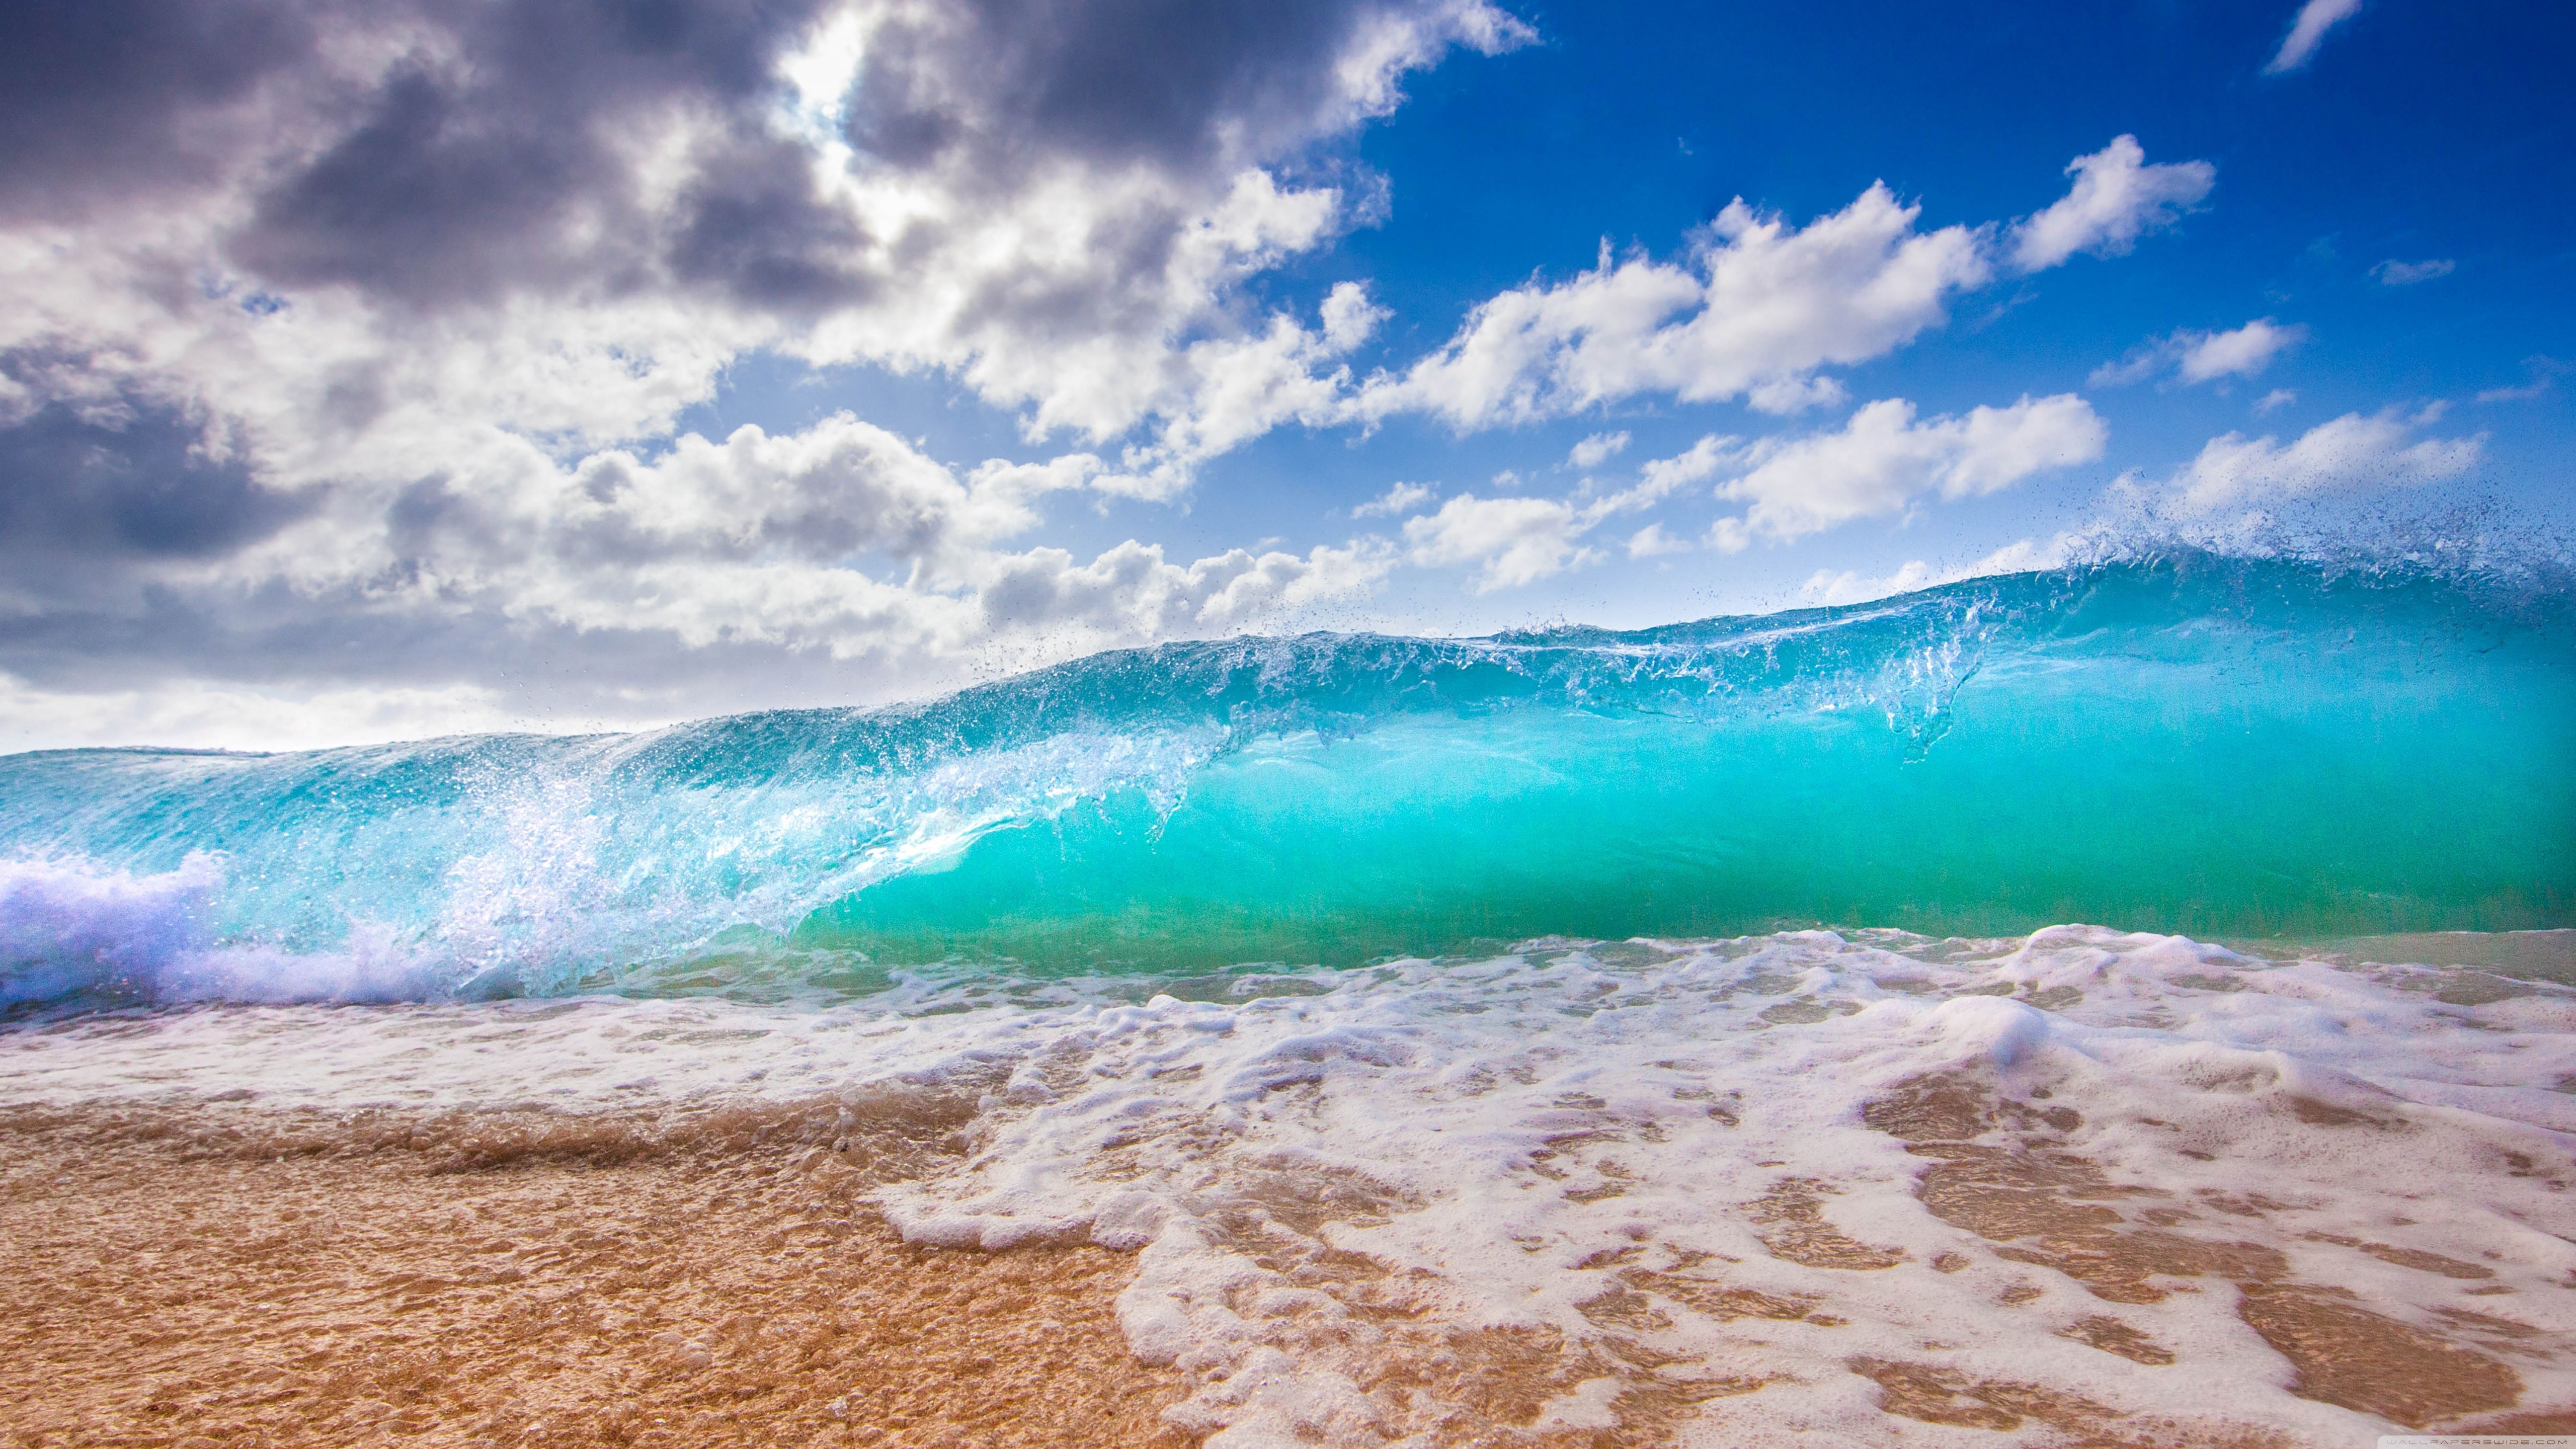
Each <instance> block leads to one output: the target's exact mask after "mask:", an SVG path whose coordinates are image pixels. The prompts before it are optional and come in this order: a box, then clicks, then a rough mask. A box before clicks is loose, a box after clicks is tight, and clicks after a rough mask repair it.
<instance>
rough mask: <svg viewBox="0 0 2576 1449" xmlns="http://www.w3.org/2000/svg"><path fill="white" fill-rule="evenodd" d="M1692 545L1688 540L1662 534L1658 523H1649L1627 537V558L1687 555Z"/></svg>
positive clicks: (1662, 529)
mask: <svg viewBox="0 0 2576 1449" xmlns="http://www.w3.org/2000/svg"><path fill="white" fill-rule="evenodd" d="M1693 546H1694V545H1693V544H1692V543H1691V541H1690V540H1689V539H1686V538H1675V537H1673V536H1672V535H1671V534H1669V533H1666V532H1664V526H1663V525H1662V524H1660V523H1649V524H1647V525H1646V526H1645V527H1643V528H1641V529H1638V530H1637V531H1636V532H1635V533H1633V534H1630V535H1629V536H1628V557H1630V558H1656V557H1660V556H1662V555H1664V554H1668V553H1688V552H1690V550H1691V549H1692V547H1693Z"/></svg>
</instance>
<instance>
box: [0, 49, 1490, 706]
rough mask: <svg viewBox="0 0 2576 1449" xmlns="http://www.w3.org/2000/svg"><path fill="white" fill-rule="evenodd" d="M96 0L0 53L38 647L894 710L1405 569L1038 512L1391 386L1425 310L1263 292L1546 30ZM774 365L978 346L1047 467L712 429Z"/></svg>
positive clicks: (41, 668)
mask: <svg viewBox="0 0 2576 1449" xmlns="http://www.w3.org/2000/svg"><path fill="white" fill-rule="evenodd" d="M57 9H59V11H60V13H59V14H56V13H52V12H49V13H48V14H46V15H43V16H36V17H32V18H31V19H30V20H29V21H28V22H27V23H26V24H25V25H22V26H19V27H18V28H17V29H16V30H15V31H14V32H13V35H12V41H13V44H12V45H11V46H10V47H9V49H8V53H7V54H6V55H5V56H0V122H5V124H6V125H7V127H8V130H9V134H10V135H12V136H13V137H14V138H18V139H19V140H21V141H25V142H26V143H27V144H24V145H18V146H13V147H11V148H9V149H8V152H7V154H6V155H5V156H0V522H5V529H0V556H4V557H0V561H6V562H8V563H9V565H10V567H9V569H8V570H7V576H6V578H5V579H0V670H5V671H8V673H9V674H10V676H12V677H14V678H16V679H18V680H19V681H20V682H21V684H22V685H23V687H25V688H27V689H33V690H43V689H53V688H66V689H81V690H93V691H110V692H115V691H131V690H136V689H141V688H143V684H142V683H141V682H147V681H148V682H150V684H151V688H152V689H156V690H163V691H164V693H165V694H166V691H167V690H168V689H175V688H176V687H177V686H176V683H175V682H174V681H178V680H182V679H196V680H198V681H199V684H200V686H201V687H202V688H203V689H211V690H217V691H218V692H221V691H225V690H230V691H234V692H235V693H236V694H238V695H239V697H240V698H242V699H246V700H247V699H259V698H270V697H286V696H287V695H289V694H293V693H295V692H297V691H301V692H302V693H303V694H305V695H310V696H312V697H315V698H319V697H320V693H317V691H321V692H327V691H329V690H335V689H347V688H368V689H376V690H382V691H399V692H402V693H400V697H401V698H403V699H407V700H411V701H413V702H414V703H415V704H417V706H418V707H419V708H421V709H425V710H426V709H433V708H447V707H451V706H452V707H454V708H456V709H459V710H462V709H464V708H465V706H464V705H463V704H462V703H459V701H462V700H464V699H465V698H466V695H465V694H462V693H459V692H458V691H460V690H463V691H469V692H470V691H471V690H473V689H477V688H483V687H485V685H484V683H483V682H484V681H490V680H496V679H498V678H499V677H500V675H501V672H502V671H507V672H508V675H509V677H510V679H512V680H513V681H514V682H513V683H512V684H510V685H508V686H506V687H503V686H498V685H495V686H492V688H493V689H494V690H495V692H494V693H493V694H491V695H490V697H489V698H486V697H485V696H481V695H477V696H475V697H476V698H477V699H479V700H482V701H483V702H482V703H478V704H475V705H474V707H473V709H474V712H473V713H471V714H470V715H463V714H460V715H459V716H457V718H458V720H459V721H460V722H475V721H484V720H488V719H492V718H499V717H502V716H504V715H507V716H509V717H512V718H517V717H521V716H520V715H519V714H516V713H514V711H519V710H521V709H522V708H523V706H525V705H526V704H527V701H528V700H529V699H530V698H532V696H530V695H528V694H527V693H526V691H528V690H530V689H534V688H536V687H538V686H535V685H532V684H529V683H526V681H528V680H530V679H532V678H539V677H546V676H551V677H552V678H554V679H556V680H558V681H576V682H566V683H562V684H561V685H560V688H562V689H564V690H566V691H569V692H570V693H572V694H576V695H580V696H581V697H583V698H586V699H589V700H591V701H592V702H593V703H594V704H595V705H596V706H597V707H598V708H599V709H601V710H602V711H603V712H605V713H604V714H603V716H602V717H606V716H607V715H608V714H615V715H617V716H618V717H621V718H634V717H643V718H652V717H667V714H668V713H691V714H695V713H705V712H708V711H709V710H712V709H717V708H724V707H733V706H744V705H748V704H749V703H752V702H786V700H787V699H791V698H802V699H813V698H828V699H847V698H851V697H853V696H854V695H856V696H869V695H875V696H879V697H881V696H882V695H883V694H884V693H886V692H889V691H901V690H910V689H917V688H921V687H927V686H930V685H935V684H937V683H939V682H941V681H943V680H947V679H950V678H953V677H955V676H956V675H957V674H958V673H959V672H960V671H972V670H973V669H976V668H981V667H984V666H985V664H986V663H988V662H991V661H1010V662H1015V663H1022V664H1026V663H1036V662H1042V661H1043V660H1044V659H1045V658H1049V657H1056V656H1057V655H1059V654H1060V653H1061V652H1065V651H1073V650H1079V649H1083V648H1092V647H1099V646H1100V645H1101V644H1102V643H1104V642H1117V641H1124V642H1139V641H1142V640H1146V639H1150V638H1157V637H1168V636H1169V635H1172V634H1175V633H1180V634H1187V633H1194V632H1197V633H1203V632H1211V631H1222V630H1226V629H1233V628H1239V627H1248V626H1250V625H1252V624H1254V623H1257V622H1259V621H1262V620H1275V619H1278V618H1281V617H1284V612H1283V611H1294V610H1297V609H1303V608H1308V607H1313V606H1317V605H1319V604H1321V603H1324V602H1328V601H1330V600H1333V599H1339V598H1348V597H1354V596H1356V594H1357V593H1360V592H1365V590H1366V589H1367V588H1368V587H1370V586H1371V585H1372V583H1373V581H1374V580H1375V579H1376V578H1378V577H1380V576H1382V575H1383V573H1384V572H1385V570H1386V569H1387V568H1389V567H1392V566H1393V562H1394V557H1395V555H1394V553H1393V550H1392V547H1391V546H1389V545H1385V544H1369V543H1367V542H1365V541H1359V542H1352V543H1349V544H1344V545H1328V546H1325V547H1322V548H1319V549H1311V550H1308V551H1307V552H1305V553H1302V554H1298V553H1288V552H1282V551H1278V550H1244V549H1236V550H1220V551H1217V552H1214V553H1212V554H1210V555H1209V556H1207V557H1201V558H1186V559H1184V558H1169V559H1167V558H1165V557H1164V556H1163V554H1162V552H1161V550H1160V549H1159V548H1157V547H1156V546H1154V545H1153V544H1152V543H1150V542H1148V541H1141V540H1135V539H1131V540H1129V541H1128V542H1126V543H1123V544H1119V545H1116V546H1114V547H1110V548H1107V549H1094V550H1086V554H1085V556H1083V557H1076V556H1073V555H1071V554H1069V553H1065V552H1063V551H1061V550H1050V549H1046V548H1033V547H1028V546H1026V545H1027V542H1028V539H1029V535H1030V534H1031V533H1032V532H1033V531H1034V530H1036V529H1037V528H1038V527H1039V526H1040V525H1041V523H1042V520H1043V516H1044V513H1045V510H1046V509H1047V507H1048V506H1049V500H1051V499H1061V498H1067V497H1071V496H1075V495H1080V496H1083V497H1086V498H1090V499H1094V500H1097V499H1100V498H1103V497H1106V496H1111V495H1117V496H1128V497H1146V498H1168V497H1171V496H1173V495H1175V494H1176V493H1178V492H1179V491H1180V490H1181V489H1183V488H1186V487H1187V486H1188V485H1189V484H1190V481H1191V478H1192V476H1193V473H1194V470H1195V469H1196V468H1197V467H1198V466H1199V465H1200V464H1201V463H1203V462H1204V461H1205V460H1206V459H1208V458H1210V457H1213V456H1216V455H1218V454H1221V453H1223V452H1225V451H1226V450H1228V449H1230V448H1233V447H1235V446H1238V445H1240V444H1241V443H1242V442H1243V441H1244V440H1245V439H1247V438H1250V437H1253V436H1257V435H1259V434H1260V433H1263V432H1265V431H1268V430H1270V429H1273V428H1277V427H1281V426H1288V425H1295V424H1300V423H1305V424H1317V425H1322V424H1333V423H1339V422H1340V421H1342V420H1344V419H1345V418H1346V417H1347V416H1348V415H1349V397H1350V395H1351V393H1352V392H1353V391H1354V390H1355V388H1356V383H1355V382H1354V381H1353V379H1352V378H1351V376H1350V374H1349V372H1348V369H1347V365H1346V359H1347V357H1348V355H1349V354H1350V353H1351V352H1352V351H1353V350H1354V349H1356V348H1358V347H1360V346H1362V345H1364V344H1365V343H1366V342H1367V341H1368V339H1369V338H1370V337H1371V336H1372V334H1373V331H1374V329H1375V327H1376V326H1377V325H1378V322H1379V321H1380V319H1381V318H1382V316H1383V312H1382V309H1380V308H1379V307H1378V306H1377V305H1376V304H1375V303H1374V302H1373V301H1372V300H1371V299H1370V298H1369V296H1368V294H1367V292H1366V291H1365V290H1364V289H1363V288H1361V287H1360V286H1358V285H1356V284H1353V283H1347V282H1345V283H1341V284H1338V285H1333V286H1331V287H1329V288H1328V289H1326V291H1325V295H1324V296H1323V297H1322V298H1321V300H1320V302H1316V301H1313V300H1309V301H1307V302H1306V303H1304V304H1302V305H1297V306H1291V305H1287V304H1284V303H1283V304H1275V305H1274V304H1267V303H1264V302H1261V301H1259V300H1257V299H1256V296H1255V293H1254V290H1253V287H1252V284H1253V283H1254V281H1255V279H1256V278H1258V277H1260V276H1261V274H1262V273H1264V272H1266V271H1269V270H1271V269H1273V268H1276V267H1279V266H1281V265H1282V264H1283V263H1285V262H1287V261H1289V260H1291V259H1293V258H1299V257H1303V256H1308V255H1311V254H1312V253H1314V252H1315V251H1317V250H1318V249H1319V248H1321V247H1323V246H1325V245H1327V244H1328V243H1329V242H1331V241H1332V240H1333V239H1334V238H1335V237H1337V236H1339V235H1341V234H1342V233H1343V232H1345V231H1347V230H1348V229H1349V228H1351V227H1353V226H1356V225H1362V224H1366V223H1367V222H1368V221H1369V220H1370V219H1371V218H1372V217H1373V216H1374V215H1375V214H1376V213H1377V209H1378V208H1380V206H1381V204H1382V203H1381V201H1380V199H1379V198H1380V193H1381V190H1382V186H1381V183H1380V182H1379V181H1378V180H1377V179H1376V178H1375V177H1373V176H1372V175H1371V174H1370V173H1369V172H1367V171H1366V170H1365V168H1363V167H1361V166H1360V165H1359V164H1358V163H1357V161H1356V159H1355V158H1354V157H1353V156H1352V155H1351V154H1350V150H1349V146H1348V142H1349V138H1350V137H1351V136H1352V135H1353V134H1354V132H1355V130H1356V128H1358V127H1360V126H1361V125H1363V124H1365V123H1366V122H1367V121H1368V120H1369V119H1370V118H1373V117H1376V116H1381V115H1384V114H1386V113H1387V112H1389V111H1390V110H1391V109H1393V108H1394V107H1395V106H1396V105H1397V104H1398V103H1399V102H1400V100H1401V99H1402V86H1403V83H1404V81H1405V78H1406V77H1407V76H1408V75H1411V74H1413V73H1416V72H1418V71H1420V70H1421V69H1423V68H1425V67H1427V66H1430V65H1434V64H1436V63H1438V62H1439V61H1440V60H1441V59H1442V58H1443V57H1444V56H1447V55H1449V54H1451V53H1454V52H1457V51H1461V50H1464V51H1473V52H1483V53H1494V52H1498V51H1502V50H1507V49H1510V48H1512V47H1514V46H1516V45H1521V44H1525V43H1528V42H1529V41H1530V40H1531V39H1533V38H1534V37H1533V33H1532V32H1531V31H1530V30H1529V29H1528V27H1527V26H1525V25H1523V24H1522V23H1521V22H1519V21H1517V20H1514V19H1512V18H1511V17H1510V16H1508V15H1507V14H1505V13H1504V12H1502V11H1500V10H1498V9H1495V8H1494V7H1493V6H1491V5H1490V4H1487V3H1485V0H1322V3H1318V4H1313V5H1300V6H1293V7H1284V8H1283V7H1279V6H1275V5H1266V4H1258V3H1253V0H1214V3H1206V4H1179V3H1174V0H1045V3H1039V0H973V3H968V4H961V5H953V6H940V7H923V6H918V5H913V4H910V3H907V0H665V3H657V4H655V5H651V6H617V5H571V6H566V5H562V4H555V3H551V0H488V3H477V4H473V5H465V6H458V5H451V4H448V3H445V0H385V3H380V4H367V5H359V4H356V3H353V0H198V3H178V0H98V3H97V4H94V5H85V6H77V7H57ZM760 351H767V352H770V353H775V354H779V355H782V356H784V357H786V358H788V359H791V360H794V361H801V362H804V363H809V364H813V365H816V366H841V365H856V366H862V367H868V368H873V369H878V370H880V371H884V372H891V373H908V374H922V373H928V374H934V375H938V376H941V377H944V378H947V379H949V380H950V381H951V382H952V383H953V384H954V385H956V386H958V387H960V388H962V389H963V390H964V391H966V392H968V393H970V394H971V395H973V396H975V397H977V398H980V399H981V400H982V401H984V402H986V403H989V404H991V405H993V406H996V407H999V408H1003V409H1007V410H1011V411H1013V412H1015V413H1016V414H1017V415H1018V416H1019V418H1020V420H1021V421H1022V422H1023V424H1024V426H1025V429H1026V431H1027V434H1028V436H1029V438H1030V440H1031V445H1032V451H1033V452H1034V453H1035V454H1036V456H1038V457H1040V458H1044V459H1046V461H1043V462H1036V463H1030V462H997V463H991V464H986V465H984V466H982V467H976V468H960V467H956V466H952V465H950V464H948V463H943V462H940V461H938V460H935V459H933V458H930V457H928V456H927V455H925V454H923V453H922V452H921V451H920V450H919V449H917V448H915V447H913V446H912V445H910V444H908V443H905V442H904V441H903V440H901V439H899V438H896V437H894V436H893V435H892V434H890V433H884V432H882V430H870V429H869V428H868V426H867V425H866V424H864V423H862V422H860V421H858V420H857V419H853V418H833V419H827V420H825V421H824V422H822V423H819V424H816V425H815V426H813V427H811V428H807V429H804V430H801V431H798V432H795V433H790V434H768V433H763V432H758V431H755V432H753V433H750V434H743V433H736V434H734V435H732V436H730V437H727V438H723V439H710V438H706V437H701V436H697V435H694V434H689V435H682V436H676V437H675V436H674V434H675V433H677V432H678V428H677V426H676V420H677V419H678V418H679V417H681V416H682V415H683V413H684V411H685V410H687V409H689V408H691V407H693V406H696V405H699V404H702V403H704V402H706V401H707V400H709V399H710V397H712V396H713V394H714V392H715V390H716V388H717V386H718V384H719V381H720V379H721V378H722V377H723V375H724V371H725V369H726V368H727V367H728V366H729V365H730V364H731V363H733V362H734V361H736V360H737V359H739V358H741V357H743V356H744V355H745V354H747V353H753V352H760ZM1049 439H1057V440H1066V441H1062V442H1058V443H1055V444H1053V445H1048V440H1049ZM1049 455H1052V456H1049ZM1051 651H1052V652H1051ZM818 660H820V661H825V663H823V664H817V663H815V662H814V661H818ZM827 666H828V667H827ZM585 678H588V679H596V680H598V681H600V682H599V683H597V684H596V685H592V684H583V683H578V682H577V681H579V680H581V679H585ZM611 681H614V682H611ZM550 687H551V686H550ZM245 691H246V692H245ZM781 691H784V692H785V695H784V696H783V697H782V695H781V693H780V692H781ZM800 691H801V692H802V693H799V692H800ZM146 692H149V691H146ZM119 697H122V696H119ZM137 697H140V696H139V695H138V696H137ZM154 697H156V698H157V697H163V695H155V696H154ZM166 697H167V698H169V699H171V700H174V701H175V700H177V699H178V698H179V695H177V694H166ZM226 697H227V698H231V697H233V695H230V694H228V695H226ZM387 697H388V698H393V697H395V695H394V694H388V695H387ZM442 700H443V701H447V704H445V705H440V704H437V703H436V702H437V701H442ZM170 707H171V708H172V709H173V710H177V711H179V713H177V714H173V715H172V716H171V717H172V718H174V719H176V718H181V717H182V716H184V715H185V710H184V709H183V708H182V707H181V706H180V705H178V704H175V703H174V704H172V705H171V706H170ZM227 707H228V708H229V706H227ZM246 707H247V706H246ZM407 707H408V706H407ZM584 707H585V708H587V707H590V706H584ZM496 712H497V713H496ZM76 715H78V711H71V712H69V713H64V714H62V715H61V717H62V718H65V719H70V718H73V717H75V716H76ZM364 715H365V712H364V711H362V710H354V708H353V709H352V710H351V711H343V712H342V714H341V715H340V716H335V717H346V718H351V719H356V718H360V717H362V716H364ZM367 717H372V716H367ZM425 723H429V724H433V725H434V724H435V721H425Z"/></svg>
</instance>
